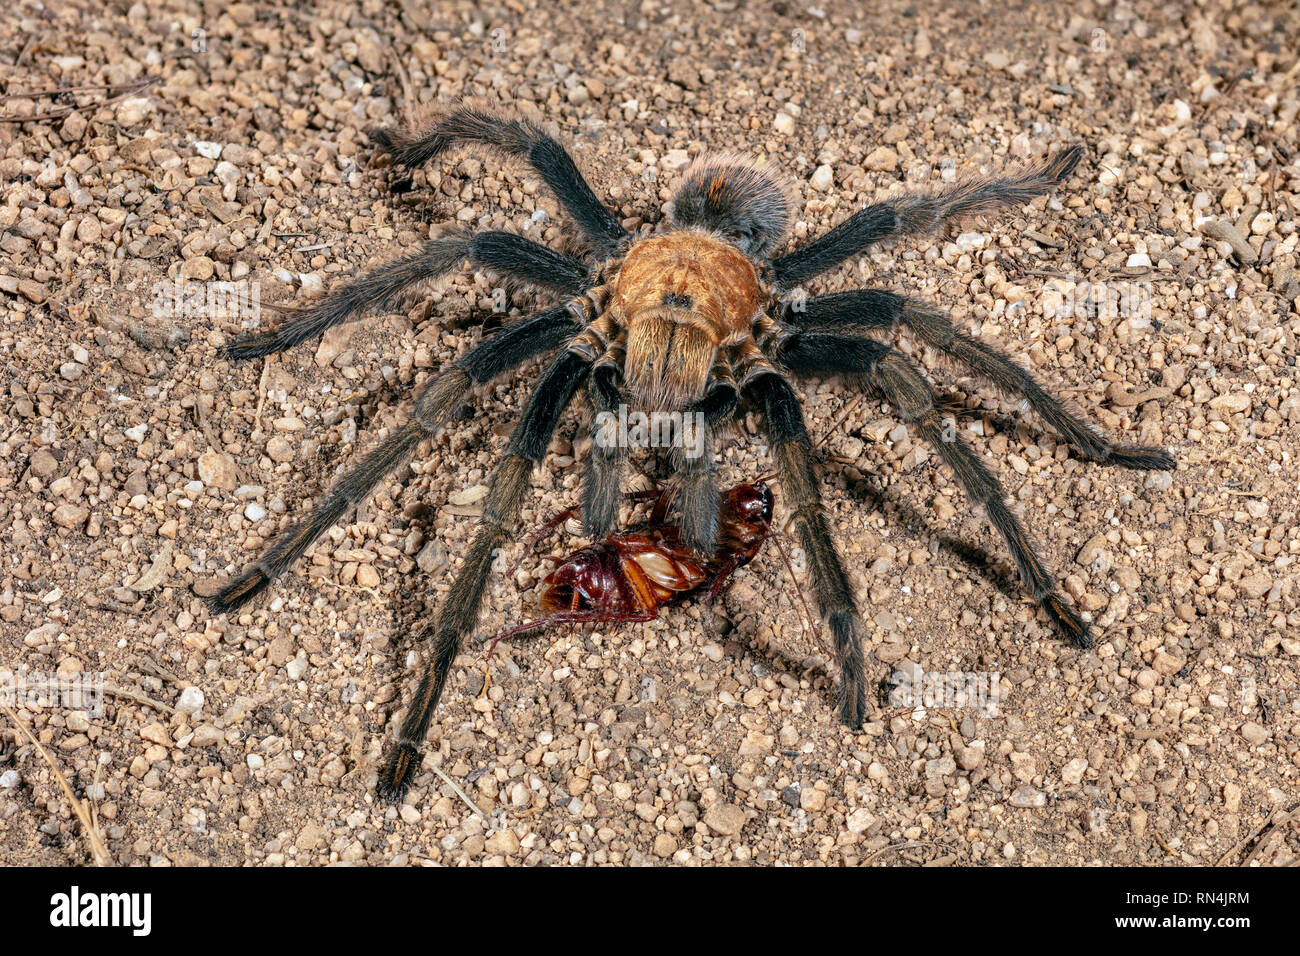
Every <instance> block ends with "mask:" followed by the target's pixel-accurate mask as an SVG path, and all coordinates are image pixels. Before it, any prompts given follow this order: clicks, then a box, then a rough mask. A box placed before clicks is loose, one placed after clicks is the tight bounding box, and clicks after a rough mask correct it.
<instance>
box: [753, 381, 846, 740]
mask: <svg viewBox="0 0 1300 956" xmlns="http://www.w3.org/2000/svg"><path fill="white" fill-rule="evenodd" d="M743 391H744V394H745V396H746V397H747V398H748V399H750V400H751V401H752V402H753V403H754V404H755V406H756V407H759V408H761V409H762V410H763V417H764V420H765V421H766V423H767V433H768V437H769V439H770V440H771V443H772V446H771V447H772V456H773V457H774V458H775V459H776V464H777V470H778V472H779V475H780V481H781V488H782V492H783V494H784V496H785V503H786V507H787V508H789V509H790V511H791V513H792V515H793V516H794V522H795V526H796V527H797V528H798V531H799V540H800V543H801V544H802V545H803V549H804V551H805V552H806V553H807V555H808V565H809V571H810V573H811V575H812V581H813V593H814V595H815V596H816V599H817V606H818V609H819V610H820V611H821V614H822V617H823V618H824V619H825V620H826V622H827V624H828V625H829V626H830V631H831V638H832V640H833V642H834V647H835V658H836V661H837V663H838V664H839V668H840V682H839V713H840V720H841V721H842V722H843V723H845V724H847V725H848V726H849V727H854V728H857V727H860V726H862V721H863V719H864V717H865V715H866V709H867V677H866V664H865V661H864V658H863V653H862V636H863V627H862V621H861V620H860V619H859V617H858V609H857V605H856V603H855V601H854V598H853V588H852V586H851V585H850V584H849V579H848V575H846V574H845V573H844V566H843V564H842V563H841V561H840V556H839V553H838V551H837V549H836V547H835V541H834V539H833V538H832V537H831V533H830V529H829V528H828V527H827V524H826V517H825V515H824V514H823V513H822V502H821V492H820V491H819V490H818V479H817V470H816V466H815V465H814V463H813V454H812V445H811V444H810V442H809V441H808V431H807V428H805V426H804V419H803V412H802V411H801V410H800V408H799V399H798V398H797V397H796V396H795V393H794V389H793V388H791V387H790V383H789V382H787V381H786V380H785V378H784V377H782V376H781V375H779V374H777V373H775V372H763V373H761V374H758V375H757V376H755V377H753V378H751V379H750V380H749V382H748V383H747V384H746V385H745V386H744V389H743Z"/></svg>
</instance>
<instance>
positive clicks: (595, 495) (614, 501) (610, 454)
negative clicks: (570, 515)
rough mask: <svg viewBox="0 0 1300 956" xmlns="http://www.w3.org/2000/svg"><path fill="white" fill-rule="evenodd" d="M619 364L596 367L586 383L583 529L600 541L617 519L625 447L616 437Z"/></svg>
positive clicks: (619, 402) (612, 527) (611, 528)
mask: <svg viewBox="0 0 1300 956" xmlns="http://www.w3.org/2000/svg"><path fill="white" fill-rule="evenodd" d="M619 374H620V373H619V370H618V366H617V365H615V364H613V363H609V364H601V365H599V366H597V367H596V368H595V369H594V370H593V371H592V373H591V378H590V379H589V380H588V383H587V394H588V398H589V399H590V401H591V414H592V424H591V428H592V442H591V451H589V452H588V453H587V461H586V464H585V466H584V475H583V479H582V530H583V533H584V534H586V535H587V537H588V538H591V539H592V540H593V541H599V540H600V539H601V538H603V537H605V535H607V534H609V533H610V532H611V531H613V530H614V524H615V522H616V521H617V520H618V498H619V489H618V483H619V477H620V475H621V474H622V471H623V462H624V460H625V459H626V457H627V449H625V448H624V447H623V443H622V442H621V441H620V440H619V435H618V421H617V419H618V408H619V405H621V404H623V402H624V398H623V393H622V390H621V389H620V388H619V385H618V382H619Z"/></svg>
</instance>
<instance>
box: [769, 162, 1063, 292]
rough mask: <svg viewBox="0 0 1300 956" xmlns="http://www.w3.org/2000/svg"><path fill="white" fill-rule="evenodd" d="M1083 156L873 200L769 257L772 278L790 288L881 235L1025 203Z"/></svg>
mask: <svg viewBox="0 0 1300 956" xmlns="http://www.w3.org/2000/svg"><path fill="white" fill-rule="evenodd" d="M1082 156H1083V147H1082V146H1071V147H1070V148H1069V149H1066V150H1063V151H1061V152H1059V153H1057V154H1056V155H1055V156H1053V157H1052V158H1051V159H1050V160H1048V161H1047V162H1046V163H1044V164H1043V165H1041V166H1035V167H1031V168H1029V169H1026V170H1024V171H1023V172H1020V173H1017V174H1014V175H1011V176H1005V177H997V178H979V179H972V180H968V181H966V182H960V183H956V184H955V185H953V186H950V187H948V188H947V189H944V190H941V191H939V192H935V193H931V194H920V195H912V196H904V197H903V198H901V199H894V200H888V201H886V202H879V203H873V204H872V205H870V206H866V207H864V208H863V209H860V210H858V211H857V212H856V213H854V214H853V215H852V216H850V217H849V218H848V219H845V220H844V221H843V222H841V223H840V224H839V225H837V226H835V227H834V228H833V229H831V230H830V232H827V233H826V234H825V235H823V236H820V237H818V238H817V239H814V240H813V241H812V242H810V243H808V244H807V245H805V246H803V247H801V248H799V249H795V250H794V251H793V252H789V253H786V254H785V255H783V256H779V257H777V258H776V259H773V260H772V271H773V274H774V275H775V277H776V283H777V285H778V286H779V287H780V288H782V289H793V288H794V287H796V286H799V285H802V284H803V283H804V282H807V281H808V280H809V279H811V278H812V277H813V276H816V275H820V274H821V273H823V272H826V271H827V270H828V269H833V268H835V267H836V266H838V265H840V264H841V263H843V262H845V261H846V260H848V259H851V258H852V257H853V256H856V255H860V254H861V253H863V252H864V251H866V249H867V247H868V246H870V245H871V244H872V243H876V242H879V241H880V240H882V239H888V238H892V237H894V236H901V235H909V234H910V235H916V234H919V233H928V232H934V231H936V230H938V229H939V228H940V227H942V226H943V225H944V224H945V223H948V222H952V221H956V220H959V219H964V218H967V217H970V216H980V215H984V214H987V213H991V212H995V211H996V210H998V209H1000V208H1002V207H1004V206H1015V205H1019V204H1021V203H1026V202H1028V201H1029V200H1031V199H1033V198H1034V197H1035V196H1039V195H1042V194H1043V193H1045V192H1047V191H1048V190H1050V189H1052V188H1053V187H1054V186H1057V185H1059V184H1060V183H1061V182H1062V181H1064V179H1065V178H1066V177H1067V176H1069V175H1070V173H1071V172H1072V171H1073V170H1074V167H1075V166H1076V165H1078V163H1079V160H1080V159H1081V158H1082Z"/></svg>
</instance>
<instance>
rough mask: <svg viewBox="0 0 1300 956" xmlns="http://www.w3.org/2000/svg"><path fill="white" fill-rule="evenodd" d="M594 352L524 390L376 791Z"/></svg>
mask: <svg viewBox="0 0 1300 956" xmlns="http://www.w3.org/2000/svg"><path fill="white" fill-rule="evenodd" d="M590 368H591V359H590V358H589V357H587V356H585V355H582V354H579V353H578V352H574V351H565V352H564V353H563V354H561V355H560V356H559V357H558V358H557V359H556V360H555V361H554V362H552V363H551V365H550V366H549V367H547V369H546V371H545V372H543V373H542V376H541V378H540V379H539V380H538V383H537V386H536V387H535V388H534V389H533V392H532V394H531V395H529V397H528V403H527V405H525V407H524V411H523V414H522V415H520V418H519V425H518V427H517V428H516V429H515V432H514V435H513V436H512V437H511V439H510V443H509V444H508V445H507V446H506V451H505V457H504V458H503V459H502V461H501V464H500V465H499V466H498V467H497V470H496V473H495V474H494V475H493V477H492V484H491V487H490V488H489V490H488V493H487V497H486V498H485V499H484V503H483V517H481V518H480V519H479V524H478V531H477V533H476V534H475V535H474V541H473V543H472V544H471V545H470V548H469V552H468V553H467V554H466V556H465V564H464V566H463V567H462V568H461V570H460V572H459V573H458V574H457V575H456V579H455V580H454V581H453V582H452V584H451V590H450V591H449V592H448V594H447V597H446V599H445V600H444V601H443V604H442V607H441V609H440V610H439V612H438V617H437V619H436V621H434V622H433V623H432V624H427V625H425V626H424V627H423V628H422V629H421V631H420V633H419V635H418V636H417V641H418V643H420V644H421V645H429V644H431V645H432V650H431V653H430V655H429V657H428V660H427V663H426V664H425V668H424V675H423V677H421V679H420V686H419V687H418V688H417V690H416V692H415V697H414V699H413V700H412V701H411V706H410V709H409V710H407V712H406V718H405V719H404V720H403V721H402V726H401V730H400V731H399V732H398V736H397V740H396V741H395V743H394V746H393V750H392V753H391V754H390V756H389V758H388V761H387V762H386V763H385V765H384V769H383V771H382V772H381V773H380V775H379V784H378V786H379V791H380V793H381V794H382V795H383V796H386V797H388V798H391V799H397V798H399V797H400V796H401V794H402V793H403V792H404V791H405V790H406V788H407V786H408V785H409V783H410V775H411V770H412V761H413V760H414V758H415V757H416V756H417V755H418V753H419V749H420V745H421V744H422V743H423V742H424V737H425V734H426V733H427V732H428V729H429V719H430V717H432V715H433V710H434V708H435V707H436V706H437V704H438V698H440V697H441V696H442V691H443V688H444V686H446V683H447V676H448V674H450V672H451V667H452V664H453V663H454V662H455V660H456V654H457V653H458V652H459V650H460V645H461V641H462V640H463V639H464V637H465V635H466V634H468V633H469V631H470V630H471V629H472V628H473V627H474V623H475V622H476V621H477V620H478V615H479V609H480V607H481V605H482V603H483V594H484V592H485V591H486V590H487V582H488V575H489V574H490V573H491V570H492V564H493V562H494V561H495V559H496V555H497V553H498V552H499V550H500V549H501V548H502V547H503V546H504V545H505V544H506V542H507V541H509V531H510V529H512V528H513V527H514V525H515V522H516V521H517V520H518V518H519V512H520V509H521V508H522V507H523V501H524V492H525V491H526V490H527V487H528V476H529V473H530V472H531V471H532V469H533V468H534V466H536V465H538V464H540V463H541V461H542V459H543V458H544V457H545V456H546V447H547V445H548V444H550V441H551V435H552V434H553V433H554V431H555V426H556V425H557V424H558V423H559V420H560V415H561V414H562V413H563V412H564V409H565V408H566V407H567V406H568V404H569V401H570V400H571V399H572V398H573V395H574V393H575V392H576V391H577V389H578V387H579V386H580V385H581V384H582V382H583V379H585V378H586V376H587V373H588V372H589V371H590Z"/></svg>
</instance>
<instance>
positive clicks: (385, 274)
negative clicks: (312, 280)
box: [225, 232, 588, 359]
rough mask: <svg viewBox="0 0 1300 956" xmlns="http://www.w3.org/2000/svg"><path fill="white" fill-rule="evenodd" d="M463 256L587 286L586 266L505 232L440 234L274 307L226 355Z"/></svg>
mask: <svg viewBox="0 0 1300 956" xmlns="http://www.w3.org/2000/svg"><path fill="white" fill-rule="evenodd" d="M465 259H468V260H469V261H470V262H471V263H473V264H474V265H477V266H480V267H482V268H485V269H491V270H493V271H495V272H499V273H502V274H505V275H508V276H511V277H513V278H516V279H522V280H523V281H525V282H529V283H531V284H533V285H536V286H541V287H543V288H547V289H554V290H556V291H558V292H563V293H566V294H568V295H577V294H578V293H579V292H581V291H582V290H583V289H584V288H585V287H586V285H587V280H588V270H587V267H586V266H585V265H583V264H582V263H581V262H579V261H578V260H577V259H572V258H570V257H569V256H565V255H561V254H560V253H558V252H555V251H554V250H552V249H548V248H547V247H546V246H543V245H542V244H541V243H537V242H533V241H532V240H531V239H525V238H524V237H523V236H516V235H515V234H514V233H510V232H485V233H480V234H478V235H457V236H446V237H443V238H441V239H433V240H430V241H429V242H426V243H425V244H424V247H423V248H422V249H421V250H420V251H419V252H417V253H415V255H412V256H407V257H405V258H403V259H397V260H394V261H393V262H388V263H385V264H384V265H382V266H380V267H379V268H377V269H375V270H373V271H371V272H368V273H366V274H365V275H363V276H361V277H360V278H357V279H353V280H352V281H351V282H349V283H348V284H347V285H345V286H343V287H342V288H341V289H336V290H334V291H332V292H329V293H327V294H326V295H324V296H323V297H322V298H321V299H320V300H319V301H317V302H314V303H312V304H311V305H307V306H277V308H278V309H279V311H281V312H284V313H286V314H287V315H289V316H290V318H289V319H288V321H285V322H282V323H280V324H279V325H277V326H276V327H275V328H274V329H269V330H267V331H265V332H258V333H255V334H253V335H246V336H243V337H241V338H238V339H236V340H235V341H234V342H232V343H230V344H229V345H227V346H226V349H225V351H226V355H228V356H229V357H230V358H232V359H250V358H257V357H258V356H262V355H271V354H272V353H275V352H281V351H283V350H285V349H287V348H290V347H291V346H294V345H298V344H299V343H301V342H305V341H307V340H308V339H312V338H316V337H317V336H319V335H321V334H323V333H324V332H325V331H326V330H327V329H330V328H333V327H334V326H336V325H338V324H340V323H341V322H346V321H348V320H349V319H352V318H355V317H357V316H359V315H361V314H362V313H363V312H379V311H382V310H384V309H385V308H388V307H389V306H390V305H391V304H392V303H393V302H394V300H395V299H396V298H397V296H398V295H399V294H400V293H401V292H403V291H404V290H405V289H408V288H410V287H411V286H412V285H414V284H415V283H417V282H422V281H424V280H426V279H436V278H438V277H439V276H443V275H446V274H447V273H448V272H451V271H452V270H453V269H455V268H456V267H457V266H458V265H460V263H461V262H462V261H463V260H465Z"/></svg>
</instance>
